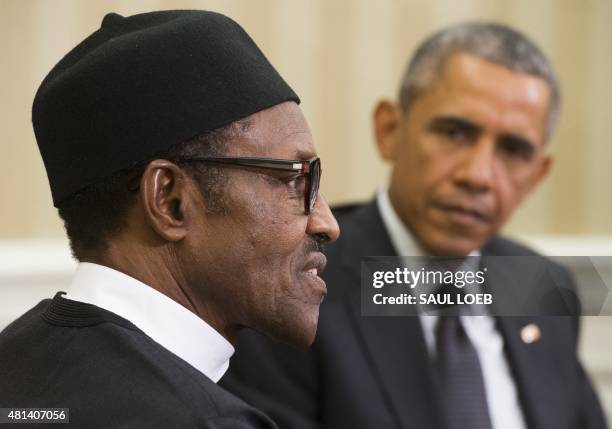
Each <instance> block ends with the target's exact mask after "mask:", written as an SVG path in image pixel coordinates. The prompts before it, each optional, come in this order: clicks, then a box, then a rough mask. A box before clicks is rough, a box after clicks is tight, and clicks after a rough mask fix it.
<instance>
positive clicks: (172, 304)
mask: <svg viewBox="0 0 612 429" xmlns="http://www.w3.org/2000/svg"><path fill="white" fill-rule="evenodd" d="M64 298H66V299H71V300H73V301H80V302H85V303H88V304H93V305H95V306H97V307H100V308H103V309H105V310H108V311H110V312H112V313H115V314H117V315H118V316H121V317H123V318H124V319H127V320H129V321H130V322H132V323H133V324H134V325H136V326H137V327H138V328H139V329H140V330H142V331H143V332H144V333H145V334H147V335H148V336H149V337H151V338H152V339H153V340H154V341H155V342H157V343H158V344H159V345H161V346H162V347H164V348H165V349H167V350H169V351H170V352H172V353H174V354H175V355H177V356H178V357H180V358H181V359H183V360H184V361H185V362H187V363H189V364H190V365H191V366H193V367H194V368H196V369H197V370H198V371H200V372H201V373H203V374H204V375H205V376H207V377H208V378H210V379H211V380H213V381H214V382H215V383H216V382H217V381H219V379H220V378H221V377H222V376H223V374H224V373H225V371H227V368H228V367H229V359H230V357H231V356H232V354H234V347H233V346H232V345H231V344H230V343H229V341H227V340H226V339H225V338H224V337H223V336H222V335H221V334H219V333H218V332H217V331H215V330H214V329H213V328H212V327H211V326H210V325H209V324H208V323H206V322H205V321H203V320H202V319H200V318H199V317H198V316H196V315H195V314H194V313H192V312H191V311H189V310H188V309H187V308H185V307H183V306H182V305H180V304H179V303H177V302H176V301H174V300H172V299H171V298H169V297H168V296H166V295H164V294H162V293H161V292H158V291H157V290H155V289H153V288H151V287H149V286H147V285H146V284H144V283H142V282H140V281H138V280H136V279H135V278H133V277H130V276H128V275H127V274H124V273H122V272H119V271H117V270H113V269H112V268H108V267H105V266H102V265H97V264H92V263H87V262H82V263H79V265H78V266H77V270H76V273H75V274H74V277H73V279H72V283H71V284H70V288H69V289H68V293H67V294H66V295H64Z"/></svg>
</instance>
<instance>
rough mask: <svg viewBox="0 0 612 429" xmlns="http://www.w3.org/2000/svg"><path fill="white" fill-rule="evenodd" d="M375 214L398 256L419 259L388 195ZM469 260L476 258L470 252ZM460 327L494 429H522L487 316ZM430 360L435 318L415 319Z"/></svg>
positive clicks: (464, 319)
mask: <svg viewBox="0 0 612 429" xmlns="http://www.w3.org/2000/svg"><path fill="white" fill-rule="evenodd" d="M377 204H378V210H379V211H380V215H381V217H382V220H383V223H384V225H385V228H386V229H387V232H388V233H389V237H390V238H391V244H393V247H394V249H395V251H396V252H397V254H398V255H400V256H423V255H425V252H423V250H422V249H421V248H420V246H419V245H418V243H417V242H416V241H415V240H414V238H413V237H412V234H411V233H410V231H409V230H408V228H406V226H405V225H404V224H403V223H402V221H401V220H400V218H399V217H398V215H397V213H396V212H395V209H394V208H393V206H392V205H391V201H390V200H389V192H388V191H387V190H384V191H381V192H379V193H378V195H377ZM469 256H480V251H479V250H477V251H474V252H472V253H470V255H469ZM460 317H461V324H462V325H463V327H464V329H465V332H466V334H467V336H468V338H469V339H470V341H471V342H472V344H473V345H474V348H475V349H476V352H477V353H478V359H479V360H480V366H481V369H482V373H483V374H482V375H483V378H484V384H485V389H486V396H487V404H488V407H489V414H490V416H491V423H492V425H493V428H494V429H525V428H526V427H527V426H526V424H525V419H524V416H523V411H522V409H521V405H520V402H519V398H518V392H517V388H516V384H515V383H514V379H513V378H512V372H511V370H510V365H509V363H508V360H507V359H506V355H505V354H504V339H503V338H502V336H501V334H500V333H499V331H498V330H497V329H496V328H495V320H494V319H493V317H491V316H460ZM419 318H420V320H421V326H422V327H423V334H424V336H425V342H426V344H427V349H428V352H429V355H430V357H434V356H435V353H436V338H435V327H436V324H437V323H438V316H425V315H421V316H419Z"/></svg>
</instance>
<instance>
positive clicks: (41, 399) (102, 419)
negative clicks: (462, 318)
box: [0, 293, 276, 429]
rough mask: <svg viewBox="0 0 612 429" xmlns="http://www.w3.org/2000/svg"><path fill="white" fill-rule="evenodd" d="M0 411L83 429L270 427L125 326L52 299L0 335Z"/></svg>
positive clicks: (97, 310)
mask: <svg viewBox="0 0 612 429" xmlns="http://www.w3.org/2000/svg"><path fill="white" fill-rule="evenodd" d="M0 407H3V408H8V407H24V408H25V407H29V408H32V407H40V408H69V416H70V423H69V424H68V425H67V426H68V427H75V428H87V429H91V428H105V429H107V428H160V429H161V428H164V429H168V428H214V429H220V428H227V429H229V428H232V429H233V428H242V429H247V428H266V429H273V428H276V426H275V425H274V423H272V422H271V421H270V419H269V418H267V417H266V416H265V415H264V414H263V413H261V412H259V411H257V410H255V409H254V408H252V407H250V406H249V405H247V404H246V403H244V402H243V401H242V400H240V399H238V398H236V397H235V396H234V395H232V394H231V393H229V392H227V391H225V390H224V389H222V388H221V387H219V386H217V385H216V384H215V383H214V382H213V381H212V380H210V379H209V378H208V377H206V376H205V375H203V374H202V373H200V372H199V371H198V370H196V369H195V368H193V367H192V366H191V365H189V364H188V363H186V362H185V361H183V360H182V359H180V358H179V357H177V356H176V355H174V354H173V353H171V352H169V351H168V350H166V349H165V348H163V347H162V346H160V345H159V344H157V343H156V342H155V341H153V340H152V339H151V338H150V337H148V336H147V335H145V334H144V333H143V332H142V331H141V330H139V329H138V328H137V327H136V326H134V325H133V324H132V323H130V322H129V321H128V320H126V319H123V318H121V317H119V316H117V315H116V314H114V313H111V312H109V311H106V310H104V309H101V308H99V307H96V306H94V305H90V304H84V303H80V302H76V301H71V300H68V299H65V298H63V297H62V296H61V295H60V293H58V294H57V295H56V296H55V297H54V298H53V299H52V300H50V299H47V300H44V301H41V302H40V303H39V304H38V305H37V306H36V307H34V308H33V309H31V310H30V311H28V312H27V313H26V314H24V315H23V316H22V317H20V318H19V319H17V320H16V321H15V322H13V323H12V324H10V325H9V326H8V327H7V328H6V329H4V330H3V331H2V333H0ZM34 426H35V425H32V424H29V425H28V427H34ZM41 426H44V427H47V425H41ZM62 427H64V426H62Z"/></svg>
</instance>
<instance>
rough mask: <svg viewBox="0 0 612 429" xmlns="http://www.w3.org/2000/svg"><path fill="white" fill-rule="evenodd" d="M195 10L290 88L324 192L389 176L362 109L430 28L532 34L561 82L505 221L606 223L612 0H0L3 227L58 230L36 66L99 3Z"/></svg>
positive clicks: (550, 225)
mask: <svg viewBox="0 0 612 429" xmlns="http://www.w3.org/2000/svg"><path fill="white" fill-rule="evenodd" d="M167 8H202V9H211V10H215V11H220V12H223V13H225V14H227V15H229V16H231V17H233V18H235V19H236V20H237V21H239V22H240V23H241V24H242V25H243V26H244V27H245V28H246V29H247V31H249V32H250V33H251V35H252V36H253V38H254V39H255V40H256V41H257V42H258V43H259V45H260V46H261V47H262V49H263V51H264V52H265V53H266V54H267V55H268V57H269V58H270V59H271V61H272V63H273V64H275V66H276V67H277V68H278V69H279V70H280V72H281V74H282V75H283V76H285V78H286V79H287V80H288V81H289V82H290V84H291V85H292V86H294V88H295V89H296V90H297V91H298V93H299V94H300V95H301V97H302V100H303V105H302V106H303V109H304V112H305V114H306V116H307V118H308V120H309V122H310V124H311V127H312V129H313V133H314V136H315V138H316V144H317V147H318V150H319V152H320V154H321V156H322V157H323V159H324V166H325V174H324V186H323V189H324V192H325V193H326V194H327V196H328V198H329V199H330V200H331V201H333V202H342V201H349V200H354V199H366V198H368V197H369V196H371V195H372V193H373V192H374V190H375V189H376V187H377V186H380V185H382V184H384V183H385V180H386V176H387V172H388V171H387V167H386V166H385V165H383V163H381V162H379V161H378V160H377V155H376V153H375V151H374V148H373V145H372V139H371V129H370V112H371V109H372V106H373V104H374V102H375V101H376V99H377V98H379V97H381V96H388V97H393V96H394V94H395V90H396V87H397V84H398V80H399V77H400V74H401V71H402V69H403V67H404V64H405V61H406V59H407V57H408V55H409V54H410V53H411V52H412V50H413V49H414V47H415V45H416V44H417V43H418V41H419V40H420V39H421V38H422V37H423V36H424V35H425V34H427V33H429V32H431V31H432V30H435V29H437V28H439V27H440V26H443V25H446V24H449V23H452V22H456V21H458V20H463V19H480V18H484V19H494V20H497V21H501V22H505V23H508V24H510V25H512V26H515V27H516V28H518V29H520V30H523V31H524V32H526V33H527V34H529V35H531V36H532V37H533V38H534V39H535V40H536V41H537V42H538V43H539V44H540V45H541V46H542V47H543V49H544V50H545V51H546V52H547V53H548V54H549V55H550V57H551V60H552V62H553V64H554V65H555V66H556V68H557V70H558V73H559V75H560V80H561V82H562V86H563V90H564V91H563V92H564V102H565V103H564V109H563V113H562V118H561V127H560V129H559V132H558V133H557V135H556V137H555V139H554V143H553V146H552V150H553V152H554V154H555V155H556V156H557V160H556V165H555V168H554V170H553V173H552V176H551V177H550V178H549V179H548V181H547V182H546V184H545V185H544V186H543V187H542V188H541V189H540V190H538V191H537V193H536V194H535V195H534V197H533V198H532V199H531V200H530V201H529V202H528V203H527V204H526V205H525V206H524V207H523V208H522V209H521V210H520V212H519V213H518V214H517V216H515V219H514V221H513V222H512V224H511V225H510V230H511V231H512V232H515V233H523V234H529V233H533V232H537V233H541V234H551V233H552V234H556V233H570V234H612V221H611V220H610V213H611V212H612V180H610V178H611V175H610V173H609V167H608V165H609V163H610V161H612V145H610V141H609V136H610V135H612V109H610V108H609V107H608V106H607V101H608V99H610V98H611V97H612V79H611V76H612V30H611V29H610V28H611V27H610V25H609V23H610V22H611V21H612V2H610V1H609V0H591V1H585V0H497V1H492V0H480V1H478V0H471V1H469V0H446V1H443V0H436V1H433V0H427V1H426V0H422V1H417V0H406V1H400V0H376V1H372V0H311V1H307V0H304V1H291V0H244V1H238V0H236V1H179V0H175V1H170V0H166V1H162V0H160V1H127V0H122V1H119V0H116V1H88V0H87V1H86V0H81V1H76V0H32V1H27V0H0V52H1V58H2V60H1V62H2V65H1V67H0V70H1V73H2V75H1V79H0V94H1V95H2V98H1V99H2V102H1V104H0V121H1V122H0V130H1V131H0V132H1V133H2V134H1V135H2V139H1V140H0V148H1V152H0V153H1V154H2V157H1V158H0V159H1V160H2V180H0V200H1V203H0V220H1V222H0V239H1V238H46V237H51V238H54V237H61V236H62V235H63V232H62V229H61V225H60V223H59V221H58V220H57V216H56V213H55V210H54V209H53V208H52V206H51V199H50V193H49V189H48V185H47V182H46V176H45V173H44V170H43V165H42V162H41V160H40V156H39V154H38V150H37V148H36V145H35V142H34V137H33V133H32V130H31V125H30V107H31V101H32V98H33V95H34V92H35V90H36V88H37V86H38V83H39V82H40V81H41V80H42V78H43V77H44V75H45V73H46V72H48V71H49V70H50V68H51V67H52V66H53V65H54V64H55V63H56V62H57V61H58V60H59V58H60V57H61V56H62V55H63V54H64V53H65V52H66V51H68V50H69V49H70V48H72V47H73V46H74V45H75V44H76V43H77V42H78V41H80V40H81V39H82V38H84V37H85V36H86V35H87V34H89V33H91V32H92V31H94V30H95V29H96V28H98V26H99V23H100V20H101V18H102V16H103V15H104V13H105V12H108V11H117V12H119V13H122V14H132V13H137V12H141V11H145V10H151V9H167Z"/></svg>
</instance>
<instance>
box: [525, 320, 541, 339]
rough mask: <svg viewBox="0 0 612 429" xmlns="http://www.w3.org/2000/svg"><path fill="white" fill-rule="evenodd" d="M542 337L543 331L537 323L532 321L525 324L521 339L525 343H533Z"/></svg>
mask: <svg viewBox="0 0 612 429" xmlns="http://www.w3.org/2000/svg"><path fill="white" fill-rule="evenodd" d="M541 337H542V331H541V330H540V327H539V326H538V325H536V324H535V323H530V324H528V325H525V326H523V329H521V339H522V340H523V342H524V343H525V344H532V343H535V342H536V341H538V340H539V339H540V338H541Z"/></svg>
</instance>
